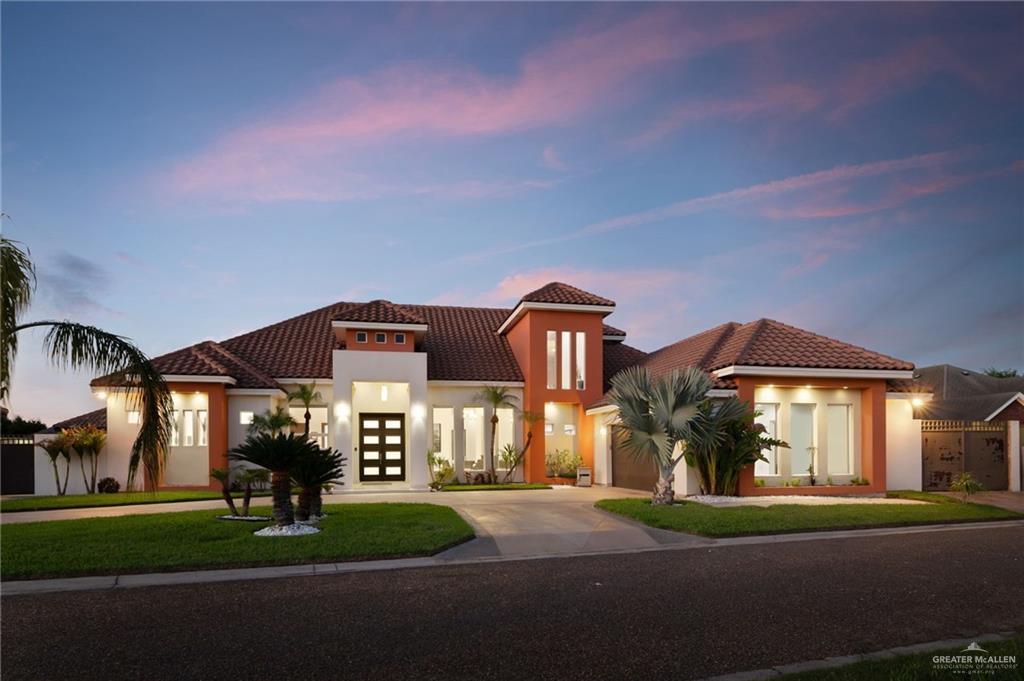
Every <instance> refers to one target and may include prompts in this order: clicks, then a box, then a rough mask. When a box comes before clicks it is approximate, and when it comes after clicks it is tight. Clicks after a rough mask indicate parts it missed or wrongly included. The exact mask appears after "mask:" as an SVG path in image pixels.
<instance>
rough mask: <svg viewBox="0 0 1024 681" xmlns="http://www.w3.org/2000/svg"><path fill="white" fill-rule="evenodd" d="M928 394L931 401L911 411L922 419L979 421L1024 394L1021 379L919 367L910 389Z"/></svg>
mask: <svg viewBox="0 0 1024 681" xmlns="http://www.w3.org/2000/svg"><path fill="white" fill-rule="evenodd" d="M914 391H917V392H930V393H931V394H932V399H931V400H929V401H927V402H925V403H924V404H923V405H922V406H921V407H919V408H917V409H916V410H915V416H916V417H917V418H922V419H932V420H954V421H982V420H984V419H986V418H988V417H989V416H991V415H992V414H993V412H995V411H996V410H997V409H999V408H1000V407H1002V406H1003V405H1005V404H1006V403H1007V402H1009V401H1010V400H1012V399H1013V397H1014V396H1015V395H1017V394H1018V393H1024V377H1016V378H996V377H995V376H988V375H986V374H982V373H978V372H977V371H971V370H969V369H963V368H961V367H958V366H953V365H952V364H937V365H935V366H928V367H921V368H920V369H917V370H916V371H915V372H914V380H913V390H908V391H906V392H914Z"/></svg>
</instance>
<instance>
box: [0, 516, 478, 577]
mask: <svg viewBox="0 0 1024 681" xmlns="http://www.w3.org/2000/svg"><path fill="white" fill-rule="evenodd" d="M324 512H325V513H326V514H327V517H326V518H324V519H323V520H321V521H320V524H319V525H320V528H321V532H319V533H318V534H314V535H310V536H307V537H288V538H268V537H256V536H254V535H253V524H252V523H233V522H223V521H219V520H217V519H216V517H217V516H218V515H220V514H222V513H223V511H220V510H217V511H182V512H176V513H160V514H154V515H133V516H119V517H115V518H85V519H81V520H53V521H47V522H38V523H24V524H20V523H19V524H11V525H5V526H4V528H3V533H2V534H0V578H2V579H5V580H9V579H40V578H46V577H77V576H84V575H110V574H131V573H140V572H171V571H179V570H195V569H201V568H229V567H255V566H262V565H289V564H296V563H323V562H334V561H349V560H370V559H379V558H404V557H409V556H427V555H432V554H434V553H437V552H439V551H442V550H444V549H446V548H448V547H450V546H454V545H455V544H459V543H461V542H464V541H467V540H469V539H472V538H473V536H474V534H473V530H472V529H471V528H470V526H469V525H468V524H467V523H466V521H464V520H463V519H462V518H461V517H460V516H459V514H458V513H456V512H455V511H453V510H452V509H451V508H448V507H447V506H438V505H435V504H399V503H386V504H333V505H327V506H324Z"/></svg>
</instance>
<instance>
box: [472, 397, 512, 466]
mask: <svg viewBox="0 0 1024 681" xmlns="http://www.w3.org/2000/svg"><path fill="white" fill-rule="evenodd" d="M473 399H474V400H477V401H480V402H485V403H486V404H488V405H490V407H491V459H490V462H489V466H488V468H487V470H488V472H489V473H490V475H491V480H492V481H493V480H496V478H497V476H496V475H495V473H494V461H495V459H497V458H498V438H497V433H498V410H499V409H515V408H516V407H517V406H518V404H517V403H518V402H519V398H518V397H516V396H515V395H513V394H512V393H511V392H510V391H509V389H508V388H503V387H500V386H493V385H485V386H484V387H483V388H482V389H481V390H480V392H478V393H477V394H476V395H475V396H474V397H473Z"/></svg>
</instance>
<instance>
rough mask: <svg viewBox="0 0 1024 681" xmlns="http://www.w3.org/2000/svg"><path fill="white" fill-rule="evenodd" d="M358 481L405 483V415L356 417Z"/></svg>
mask: <svg viewBox="0 0 1024 681" xmlns="http://www.w3.org/2000/svg"><path fill="white" fill-rule="evenodd" d="M359 480H360V481H362V482H382V481H385V482H392V481H396V480H405V414H359Z"/></svg>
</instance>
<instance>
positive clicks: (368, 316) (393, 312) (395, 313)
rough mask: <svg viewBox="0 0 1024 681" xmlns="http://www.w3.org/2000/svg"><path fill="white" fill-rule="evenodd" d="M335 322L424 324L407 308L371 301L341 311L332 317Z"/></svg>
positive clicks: (384, 301) (383, 301)
mask: <svg viewBox="0 0 1024 681" xmlns="http://www.w3.org/2000/svg"><path fill="white" fill-rule="evenodd" d="M334 321H337V322H367V323H372V324H426V321H424V319H423V317H421V316H419V315H418V314H415V313H414V312H412V311H411V310H410V309H409V308H408V307H405V306H399V305H395V304H394V303H392V302H391V301H390V300H371V301H370V302H368V303H366V304H365V305H357V306H356V307H352V308H349V309H346V310H343V311H342V312H340V313H339V314H338V315H336V316H335V317H334Z"/></svg>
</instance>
